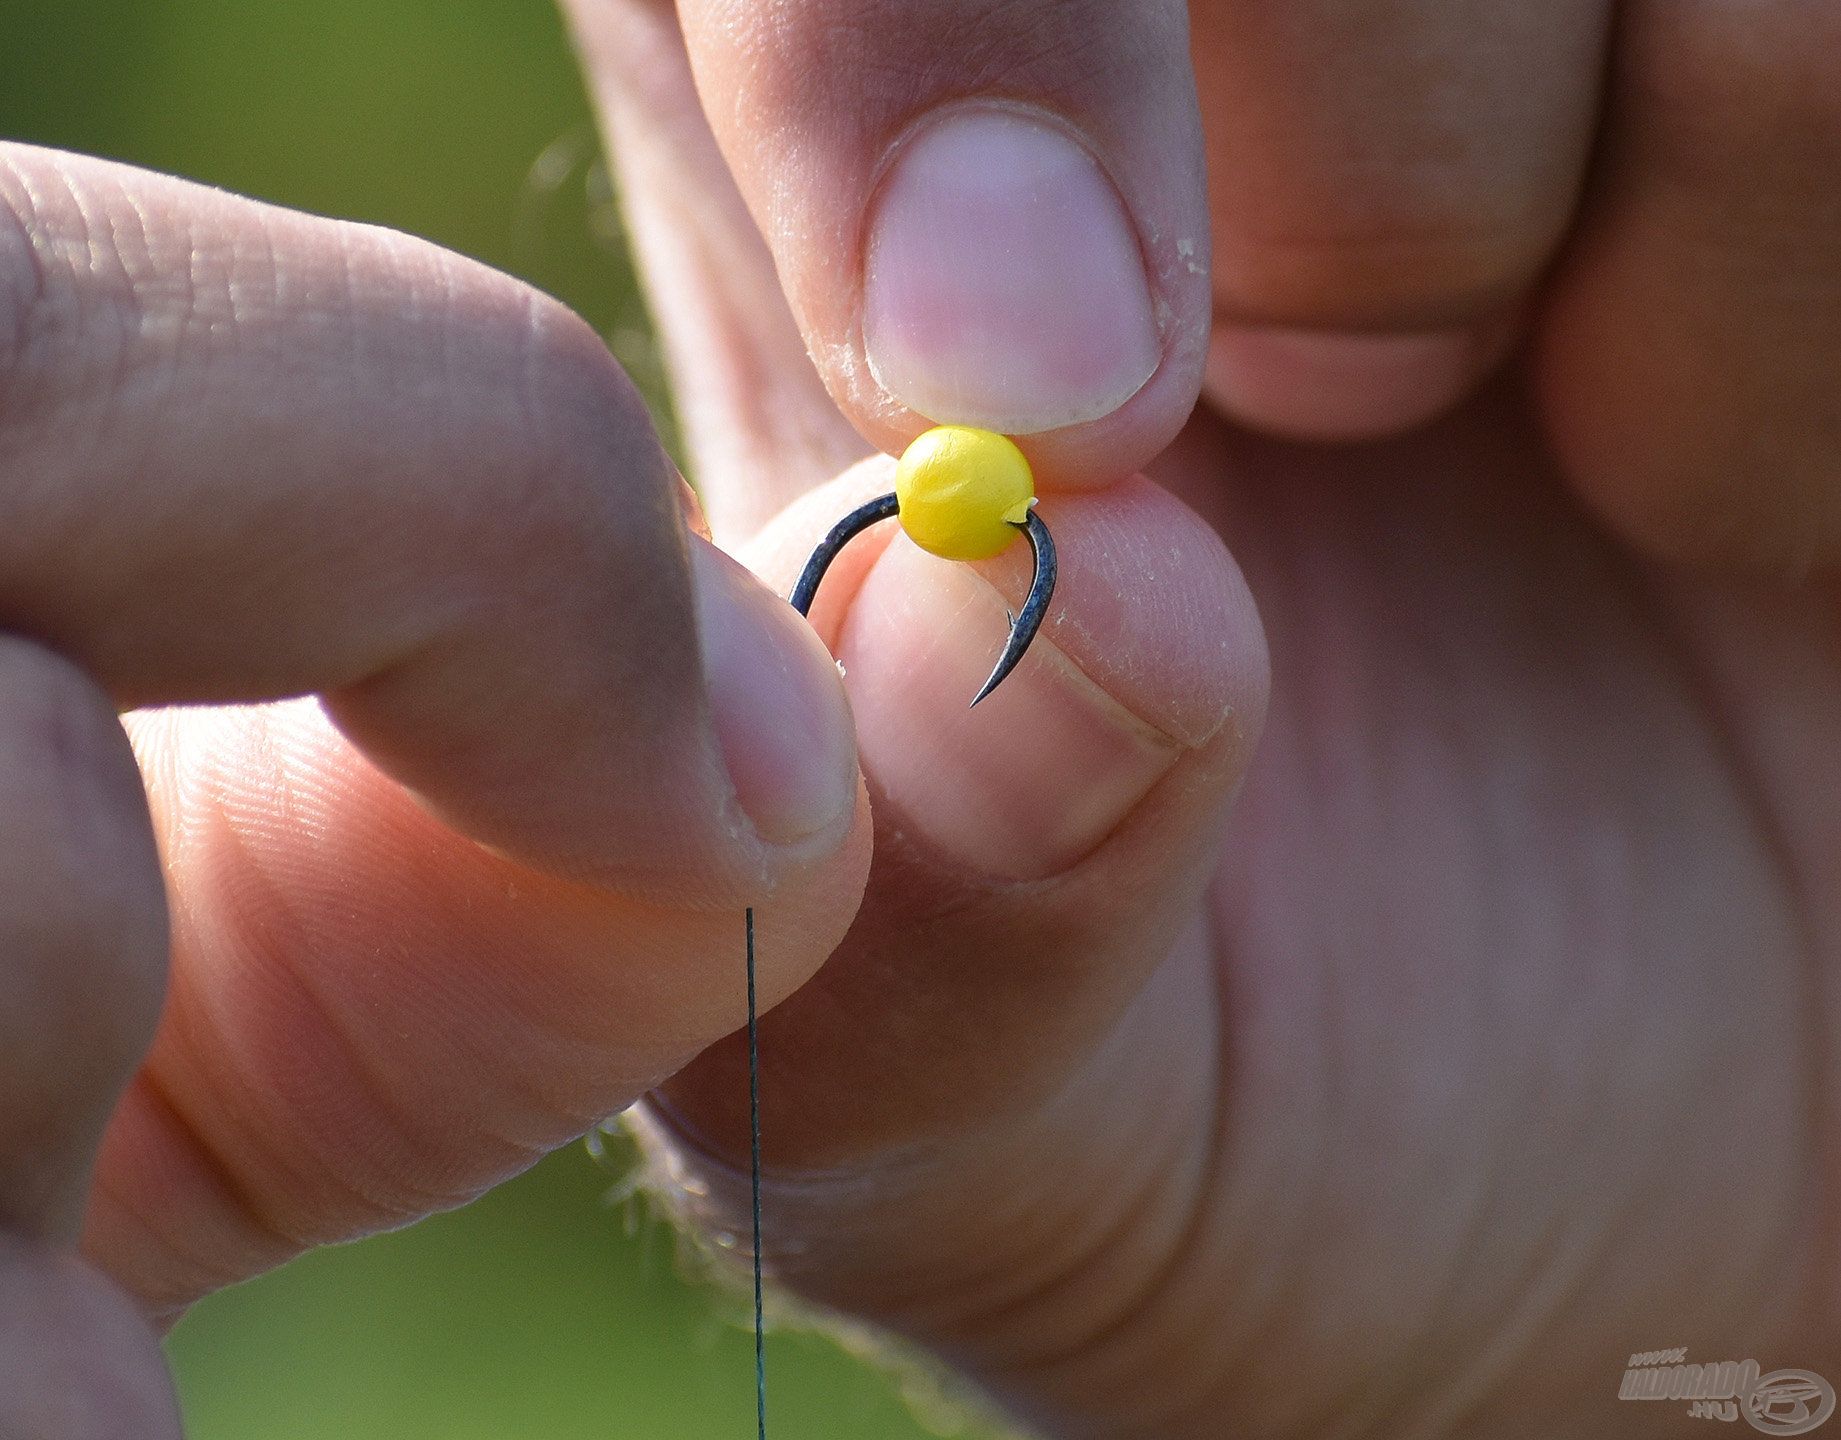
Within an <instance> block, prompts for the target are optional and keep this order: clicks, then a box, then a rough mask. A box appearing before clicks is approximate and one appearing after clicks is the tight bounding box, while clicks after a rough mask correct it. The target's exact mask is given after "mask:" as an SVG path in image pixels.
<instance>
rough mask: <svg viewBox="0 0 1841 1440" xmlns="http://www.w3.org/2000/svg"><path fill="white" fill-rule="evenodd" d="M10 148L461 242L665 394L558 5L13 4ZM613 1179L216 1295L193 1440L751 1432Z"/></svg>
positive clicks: (718, 1330)
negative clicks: (597, 172)
mask: <svg viewBox="0 0 1841 1440" xmlns="http://www.w3.org/2000/svg"><path fill="white" fill-rule="evenodd" d="M0 135H4V136H6V137H8V138H11V139H21V140H31V141H35V142H39V143H43V144H48V145H56V146H61V147H65V148H70V149H76V150H82V151H87V152H90V153H95V154H102V155H108V156H112V157H115V158H118V159H122V160H127V161H131V162H133V163H136V164H140V165H145V166H150V167H153V168H155V169H160V170H166V171H171V172H174V173H177V174H182V175H187V176H190V177H193V178H195V179H200V180H205V181H208V182H211V183H213V184H218V185H222V186H225V187H227V188H230V189H234V190H239V191H242V192H244V193H247V194H252V195H257V196H260V197H262V198H264V199H269V200H274V201H278V202H280V203H283V204H288V205H293V206H298V207H301V208H304V209H309V210H315V211H319V212H322V213H326V214H333V215H342V216H348V217H352V218H356V219H363V220H371V221H377V222H380V223H383V224H388V225H393V226H396V227H398V228H401V229H404V230H410V231H414V232H415V233H417V234H420V235H425V236H427V237H429V238H431V239H434V240H437V241H439V242H441V243H443V244H445V245H449V246H451V247H453V248H455V249H458V250H463V251H466V252H467V253H469V254H472V255H475V256H478V257H479V258H481V259H483V260H486V261H488V262H490V263H492V264H495V265H499V266H501V267H503V268H505V269H509V270H512V271H514V272H516V273H518V274H520V275H523V276H524V277H525V278H527V279H529V280H531V281H533V282H534V283H536V284H538V285H540V286H542V287H543V288H545V289H546V290H549V291H551V292H552V293H554V294H557V295H559V296H561V297H562V298H564V299H565V300H567V301H568V302H569V303H570V304H572V305H573V306H574V307H575V308H576V309H577V310H579V311H581V312H582V313H583V314H584V315H586V316H587V317H588V318H589V319H590V320H591V321H592V322H593V323H594V324H595V325H596V326H597V327H598V328H600V329H601V330H602V332H603V333H604V334H607V335H609V336H610V339H612V340H613V341H614V343H615V349H616V353H618V354H619V355H620V356H621V358H622V359H623V360H625V361H627V362H628V364H629V368H633V369H635V370H636V372H637V374H638V378H639V379H640V380H641V382H642V384H644V385H646V386H647V388H648V390H649V393H650V394H651V396H652V398H653V399H654V400H655V401H658V400H661V399H662V396H661V392H660V390H659V387H658V384H657V376H656V374H655V373H654V372H652V370H651V369H650V364H649V357H650V351H649V348H648V346H647V344H646V341H645V335H644V321H643V314H642V311H641V309H640V307H639V303H638V300H637V298H636V295H635V292H634V287H633V283H632V277H631V274H630V271H629V270H628V268H627V266H626V262H625V260H624V258H623V257H622V256H621V255H620V253H619V251H618V246H617V244H615V243H613V241H612V239H611V238H610V236H609V234H608V220H609V212H608V208H607V206H606V204H605V200H604V196H603V197H602V198H601V199H599V200H597V199H595V198H593V197H592V196H591V194H590V191H591V189H592V186H591V184H590V179H591V169H592V165H593V157H594V154H595V149H594V141H593V126H592V122H591V120H590V117H589V114H588V109H587V105H586V102H585V100H584V98H583V95H582V92H581V89H580V84H579V81H578V79H577V77H576V75H575V71H574V68H573V61H572V59H571V57H570V55H569V52H568V47H567V44H566V42H565V39H564V36H563V31H562V27H561V25H560V23H559V21H558V19H557V17H556V15H555V13H554V11H553V10H552V8H551V6H550V4H549V3H548V0H317V3H300V0H0ZM540 157H543V158H544V166H543V167H541V168H543V169H545V170H546V171H548V172H550V173H549V182H550V183H548V184H547V185H546V184H536V185H533V183H532V180H531V175H532V169H533V166H535V165H537V162H538V161H539V158H540ZM611 1183H612V1181H611V1177H610V1176H609V1175H608V1174H607V1173H606V1172H605V1171H604V1170H602V1169H601V1168H600V1167H598V1166H597V1165H595V1164H594V1163H593V1162H592V1161H591V1160H590V1159H589V1158H588V1156H587V1155H586V1153H585V1152H584V1151H583V1150H582V1149H581V1148H580V1147H573V1148H571V1149H569V1150H566V1151H564V1152H562V1153H560V1154H558V1155H556V1156H554V1157H552V1158H551V1159H550V1160H549V1161H547V1162H545V1163H544V1164H543V1165H542V1166H540V1167H538V1168H537V1169H536V1170H535V1171H533V1172H532V1173H531V1174H529V1175H528V1176H526V1177H524V1178H523V1179H521V1180H518V1181H515V1182H513V1183H512V1184H510V1185H508V1186H505V1187H503V1188H502V1189H500V1190H499V1191H498V1192H496V1193H495V1194H493V1195H491V1196H489V1197H487V1198H486V1199H485V1200H483V1201H481V1202H480V1203H479V1204H476V1205H474V1206H471V1207H469V1208H468V1209H466V1210H464V1211H460V1212H458V1213H456V1214H453V1215H446V1216H440V1217H437V1218H435V1219H433V1220H430V1221H427V1222H425V1223H423V1224H422V1225H419V1226H416V1227H414V1228H413V1229H410V1230H407V1231H404V1232H401V1233H399V1234H395V1235H388V1236H381V1237H378V1238H376V1239H373V1240H368V1241H365V1242H363V1243H361V1244H358V1245H353V1246H348V1247H344V1248H341V1249H337V1250H330V1251H323V1252H321V1253H318V1254H315V1255H310V1256H307V1257H305V1258H304V1259H302V1260H300V1261H297V1262H296V1263H295V1264H293V1265H290V1266H288V1267H286V1268H285V1269H283V1270H281V1271H279V1272H277V1273H276V1274H274V1275H270V1276H267V1277H264V1278H263V1279H260V1280H257V1281H255V1282H253V1283H251V1284H248V1285H245V1286H242V1287H240V1288H238V1289H236V1290H233V1291H229V1292H227V1293H225V1294H223V1295H219V1296H216V1297H214V1298H213V1299H211V1300H208V1301H206V1302H205V1303H204V1304H202V1305H200V1306H199V1307H198V1308H197V1310H196V1311H195V1312H194V1313H193V1314H192V1315H191V1316H190V1317H188V1318H187V1320H186V1321H185V1322H184V1323H183V1324H182V1325H181V1326H180V1327H179V1328H178V1330H177V1331H176V1332H175V1334H174V1337H173V1339H172V1341H171V1344H170V1351H171V1354H172V1357H173V1361H174V1364H175V1367H176V1369H177V1372H178V1375H179V1380H180V1388H181V1392H182V1395H183V1399H184V1403H185V1406H186V1411H187V1415H188V1419H189V1423H190V1426H191V1433H192V1435H193V1436H194V1437H195V1440H271V1437H272V1440H373V1437H375V1440H385V1437H388V1440H436V1437H439V1440H485V1437H511V1436H517V1437H523V1436H533V1437H543V1440H577V1437H580V1440H588V1437H594V1440H603V1437H609V1436H643V1437H647V1440H692V1437H695V1440H711V1437H717V1436H738V1437H739V1436H748V1435H752V1434H753V1388H752V1386H753V1368H752V1351H751V1341H750V1340H749V1338H748V1336H747V1335H746V1333H745V1332H743V1331H742V1330H741V1329H739V1328H737V1327H736V1326H735V1325H733V1324H731V1323H729V1321H730V1317H733V1316H739V1313H740V1312H739V1310H738V1309H737V1308H736V1307H735V1306H734V1304H733V1302H732V1301H731V1300H729V1299H726V1298H724V1299H718V1298H717V1297H713V1296H711V1295H710V1294H708V1293H707V1292H706V1291H704V1290H702V1289H698V1288H693V1287H689V1286H686V1285H685V1284H683V1283H682V1282H681V1281H680V1280H679V1279H678V1278H677V1272H676V1267H675V1265H674V1262H673V1259H672V1256H673V1241H672V1239H671V1237H670V1236H669V1234H668V1233H665V1232H664V1231H663V1230H662V1229H661V1228H660V1227H659V1226H658V1225H657V1224H656V1223H642V1224H640V1225H638V1226H637V1227H629V1226H627V1225H625V1224H623V1222H622V1215H621V1213H620V1212H617V1211H615V1210H614V1209H611V1208H610V1207H609V1206H607V1205H606V1204H604V1203H603V1196H604V1194H605V1192H606V1191H607V1190H608V1188H609V1186H610V1184H611ZM769 1375H770V1380H771V1388H772V1396H773V1401H772V1403H773V1433H774V1434H775V1435H776V1440H777V1437H789V1440H790V1437H801V1440H832V1437H838V1440H841V1437H846V1436H848V1437H851V1440H917V1437H920V1436H921V1435H922V1434H923V1433H924V1432H923V1430H922V1429H921V1428H920V1427H919V1426H918V1425H917V1424H916V1423H915V1422H914V1421H913V1420H912V1419H910V1418H909V1416H908V1414H907V1411H906V1409H905V1408H904V1407H903V1405H902V1404H901V1403H900V1402H899V1400H898V1399H897V1398H896V1397H895V1395H894V1393H893V1391H892V1389H891V1387H890V1386H889V1384H888V1383H887V1382H886V1381H885V1380H884V1379H883V1378H881V1377H880V1376H879V1375H877V1374H875V1373H873V1372H871V1371H869V1370H867V1369H865V1368H863V1367H861V1366H859V1365H858V1364H857V1363H856V1362H854V1361H852V1360H850V1359H849V1358H848V1357H846V1356H844V1355H843V1354H842V1352H840V1351H838V1350H837V1349H836V1348H835V1347H833V1346H831V1345H830V1344H828V1343H827V1342H825V1341H822V1340H819V1339H817V1338H814V1337H810V1336H800V1335H776V1336H775V1337H773V1338H772V1339H771V1340H770V1342H769Z"/></svg>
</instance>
